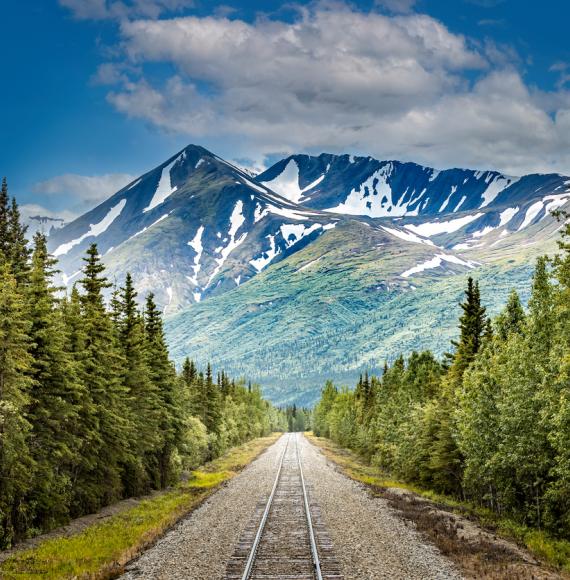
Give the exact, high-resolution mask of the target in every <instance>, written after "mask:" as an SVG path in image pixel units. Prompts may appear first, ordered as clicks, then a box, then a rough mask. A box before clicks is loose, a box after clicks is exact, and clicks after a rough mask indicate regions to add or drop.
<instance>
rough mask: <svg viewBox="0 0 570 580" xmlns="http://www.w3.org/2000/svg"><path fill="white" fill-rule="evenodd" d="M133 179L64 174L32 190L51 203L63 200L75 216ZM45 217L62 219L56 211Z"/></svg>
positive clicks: (117, 176) (119, 175) (41, 182)
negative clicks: (55, 198)
mask: <svg viewBox="0 0 570 580" xmlns="http://www.w3.org/2000/svg"><path fill="white" fill-rule="evenodd" d="M134 179H135V177H134V176H132V175H128V174H126V173H110V174H107V175H95V176H88V175H77V174H75V173H66V174H64V175H58V176H56V177H52V178H51V179H47V180H45V181H40V182H39V183H36V184H35V185H34V186H33V188H32V190H33V192H34V193H36V194H39V196H41V197H42V198H45V199H49V200H50V201H53V198H54V197H58V198H61V199H63V200H65V205H66V207H68V208H70V211H71V213H72V214H73V215H74V216H76V215H77V214H81V213H83V212H85V211H87V210H88V209H91V208H92V207H94V206H95V205H97V204H98V203H101V202H102V201H104V200H105V199H107V198H108V197H109V196H111V195H112V194H114V193H115V192H117V191H119V190H120V189H122V188H123V187H125V186H126V185H128V184H129V183H130V182H131V181H133V180H134ZM48 205H49V204H48ZM37 207H41V206H40V205H38V206H37ZM46 211H49V210H46ZM45 215H46V216H49V217H53V216H54V215H55V216H56V217H63V216H60V215H58V212H57V211H55V212H52V214H51V215H50V214H48V213H46V214H45Z"/></svg>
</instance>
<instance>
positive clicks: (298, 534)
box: [226, 433, 342, 580]
mask: <svg viewBox="0 0 570 580" xmlns="http://www.w3.org/2000/svg"><path fill="white" fill-rule="evenodd" d="M286 437H287V440H286V442H285V448H284V450H283V453H282V455H281V458H280V461H279V464H278V467H277V473H276V476H275V482H274V484H273V488H272V490H271V494H270V496H269V499H268V500H267V502H263V503H261V504H260V505H258V508H257V510H256V514H255V515H254V518H253V519H252V521H251V522H250V524H249V526H248V527H247V528H246V530H245V531H244V533H243V535H242V538H241V539H240V542H239V543H238V545H237V547H236V550H235V553H234V556H233V557H232V559H231V560H230V562H229V563H228V567H227V573H226V580H262V579H263V580H277V579H280V580H285V579H286V580H333V579H334V580H340V579H342V575H341V573H340V567H339V564H338V562H337V560H336V559H335V558H334V554H333V551H332V543H331V541H330V539H329V537H328V535H327V533H326V530H325V529H324V526H323V524H322V522H321V518H320V510H319V509H318V506H316V505H315V504H314V503H311V502H310V499H309V493H308V490H307V484H306V482H305V478H304V475H303V466H302V461H301V455H300V452H299V437H300V436H299V435H298V434H296V433H292V434H288V435H286Z"/></svg>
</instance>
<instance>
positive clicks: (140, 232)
mask: <svg viewBox="0 0 570 580" xmlns="http://www.w3.org/2000/svg"><path fill="white" fill-rule="evenodd" d="M171 213H172V212H168V213H167V214H164V215H163V216H160V217H159V218H158V219H157V220H156V221H154V222H152V223H151V224H150V226H145V227H144V228H143V229H142V230H140V231H138V232H137V233H136V234H133V235H132V236H131V237H130V238H129V239H128V240H127V242H128V241H130V240H132V239H134V238H136V237H137V236H140V235H141V234H144V233H145V232H146V231H148V230H150V228H152V227H154V226H155V225H156V224H159V223H160V222H162V221H164V220H165V219H166V218H167V217H168V216H169V215H170V214H171Z"/></svg>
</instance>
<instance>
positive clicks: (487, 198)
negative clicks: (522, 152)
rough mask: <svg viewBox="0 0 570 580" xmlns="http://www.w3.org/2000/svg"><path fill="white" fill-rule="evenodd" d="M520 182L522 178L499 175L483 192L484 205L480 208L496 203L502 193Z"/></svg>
mask: <svg viewBox="0 0 570 580" xmlns="http://www.w3.org/2000/svg"><path fill="white" fill-rule="evenodd" d="M491 175H492V174H491ZM487 179H489V178H487ZM519 180H520V177H508V176H507V175H498V176H497V177H495V178H494V179H493V181H491V183H490V184H489V187H487V189H486V190H485V191H484V192H483V203H482V204H481V205H480V206H479V207H480V208H484V207H486V206H488V205H489V204H490V203H492V202H493V201H495V199H496V197H497V196H498V195H499V193H501V191H504V190H505V189H507V187H510V186H511V185H513V184H514V183H516V182H517V181H519Z"/></svg>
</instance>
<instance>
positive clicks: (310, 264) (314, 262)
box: [297, 256, 324, 272]
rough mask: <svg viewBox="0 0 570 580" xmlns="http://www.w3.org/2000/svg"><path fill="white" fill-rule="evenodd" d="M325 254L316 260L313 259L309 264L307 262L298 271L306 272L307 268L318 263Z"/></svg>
mask: <svg viewBox="0 0 570 580" xmlns="http://www.w3.org/2000/svg"><path fill="white" fill-rule="evenodd" d="M323 257H324V256H319V257H318V258H317V259H315V260H311V261H310V262H309V263H308V264H305V265H304V266H301V267H300V268H299V269H298V270H297V272H304V271H305V270H308V269H309V268H311V267H312V266H314V265H315V264H318V263H319V262H320V261H321V260H322V259H323Z"/></svg>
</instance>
